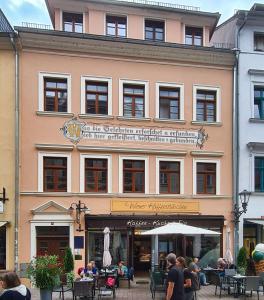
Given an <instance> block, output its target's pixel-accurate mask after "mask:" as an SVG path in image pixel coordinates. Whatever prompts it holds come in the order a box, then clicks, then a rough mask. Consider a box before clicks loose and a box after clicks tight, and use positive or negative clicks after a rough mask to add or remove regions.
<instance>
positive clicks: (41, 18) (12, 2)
mask: <svg viewBox="0 0 264 300" xmlns="http://www.w3.org/2000/svg"><path fill="white" fill-rule="evenodd" d="M73 1H74V0H73ZM159 1H160V2H166V3H174V4H183V5H192V6H197V7H200V9H201V11H209V12H219V13H220V14H221V15H222V17H221V19H220V22H219V24H220V23H222V22H224V21H225V20H226V19H228V18H229V17H231V16H232V15H233V14H234V11H235V10H237V9H250V8H251V7H252V5H253V4H254V3H255V2H257V3H262V4H264V0H159ZM0 8H1V9H2V10H3V12H4V14H5V15H6V17H7V18H8V20H9V22H10V24H11V25H13V26H21V25H22V22H31V23H38V24H51V23H50V18H49V14H48V11H47V8H46V5H45V0H0Z"/></svg>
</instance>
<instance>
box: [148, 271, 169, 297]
mask: <svg viewBox="0 0 264 300" xmlns="http://www.w3.org/2000/svg"><path fill="white" fill-rule="evenodd" d="M164 283H165V282H164V276H163V274H162V273H161V272H150V292H151V296H152V299H155V295H156V292H165V291H166V286H165V284H164Z"/></svg>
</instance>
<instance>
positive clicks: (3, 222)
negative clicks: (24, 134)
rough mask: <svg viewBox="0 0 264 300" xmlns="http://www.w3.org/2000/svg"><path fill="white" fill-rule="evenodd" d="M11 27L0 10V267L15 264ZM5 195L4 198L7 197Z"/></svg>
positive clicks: (13, 63)
mask: <svg viewBox="0 0 264 300" xmlns="http://www.w3.org/2000/svg"><path fill="white" fill-rule="evenodd" d="M12 38H13V39H14V31H13V29H12V27H11V26H10V24H9V22H8V20H7V19H6V17H5V15H4V14H3V12H2V11H1V10H0V89H1V91H2V92H1V95H0V105H1V107H2V108H4V109H1V112H0V127H1V128H2V130H1V133H0V135H1V136H0V166H1V168H0V271H1V270H10V269H14V264H15V258H14V257H15V250H14V246H15V52H14V48H13V45H12V42H11V39H12ZM7 198H8V199H7Z"/></svg>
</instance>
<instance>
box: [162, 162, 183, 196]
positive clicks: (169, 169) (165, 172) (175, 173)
mask: <svg viewBox="0 0 264 300" xmlns="http://www.w3.org/2000/svg"><path fill="white" fill-rule="evenodd" d="M159 170H160V171H159V176H160V182H159V185H160V187H159V191H160V193H162V194H180V162H176V161H172V162H170V161H160V162H159Z"/></svg>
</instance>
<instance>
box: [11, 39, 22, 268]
mask: <svg viewBox="0 0 264 300" xmlns="http://www.w3.org/2000/svg"><path fill="white" fill-rule="evenodd" d="M10 41H11V43H12V46H13V49H14V52H15V224H14V227H15V248H14V258H15V271H17V270H18V220H19V169H20V168H19V167H20V166H19V150H20V149H19V55H18V48H17V45H16V41H15V39H14V34H11V35H10Z"/></svg>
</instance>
